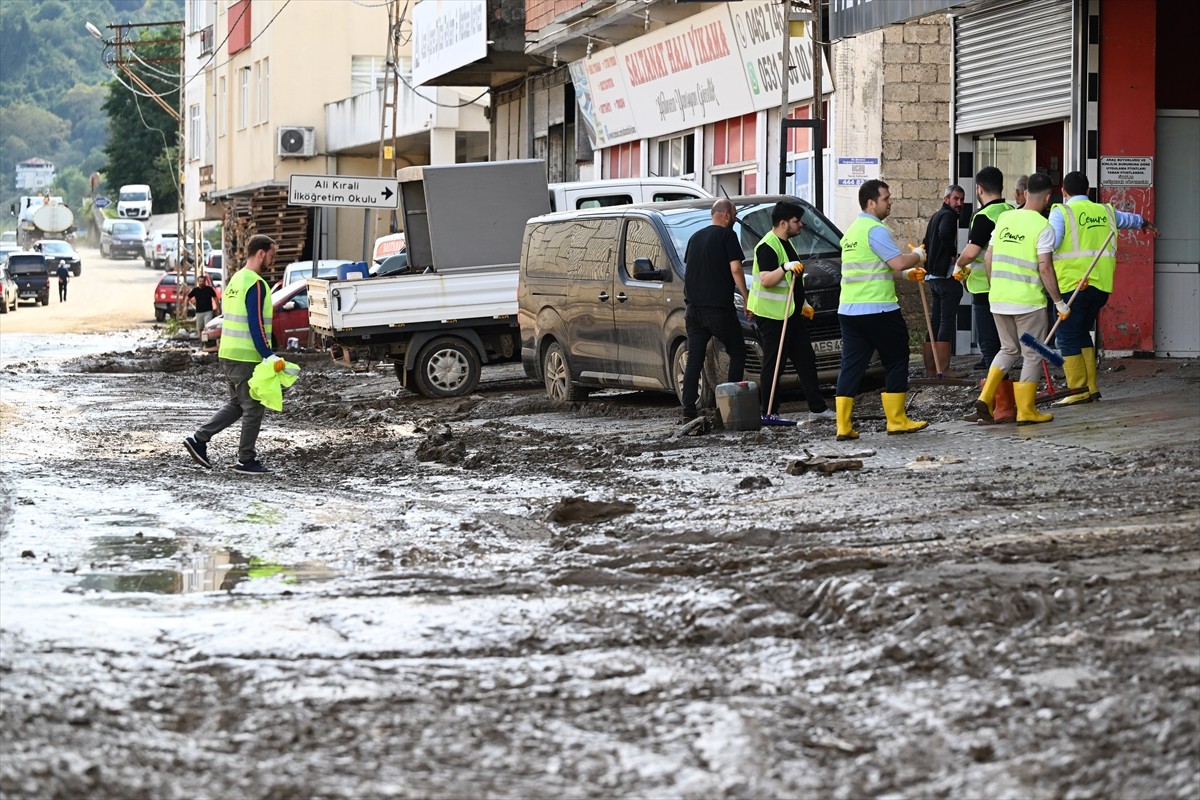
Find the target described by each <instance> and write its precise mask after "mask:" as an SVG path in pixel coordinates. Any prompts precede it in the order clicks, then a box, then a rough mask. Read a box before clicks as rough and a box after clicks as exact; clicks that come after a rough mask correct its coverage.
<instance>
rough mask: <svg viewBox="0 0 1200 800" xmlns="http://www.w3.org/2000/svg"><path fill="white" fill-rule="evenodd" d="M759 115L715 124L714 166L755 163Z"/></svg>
mask: <svg viewBox="0 0 1200 800" xmlns="http://www.w3.org/2000/svg"><path fill="white" fill-rule="evenodd" d="M757 132H758V114H757V113H753V114H746V115H745V116H742V117H734V118H733V119H727V120H722V121H721V122H717V123H714V124H713V166H714V167H717V166H721V165H722V164H737V163H739V162H742V161H754V160H755V153H756V151H757V149H758V147H757V145H758V140H757Z"/></svg>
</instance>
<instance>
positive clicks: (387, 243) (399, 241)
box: [371, 231, 405, 264]
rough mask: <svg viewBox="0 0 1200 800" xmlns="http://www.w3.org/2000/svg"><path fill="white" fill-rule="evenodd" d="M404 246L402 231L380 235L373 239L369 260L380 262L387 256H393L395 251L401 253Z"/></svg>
mask: <svg viewBox="0 0 1200 800" xmlns="http://www.w3.org/2000/svg"><path fill="white" fill-rule="evenodd" d="M404 247H405V238H404V231H401V232H400V233H389V234H388V235H387V236H380V237H379V238H378V239H376V240H375V246H374V247H373V248H372V249H371V261H372V262H373V263H375V264H382V263H383V260H384V259H385V258H387V257H388V256H394V255H396V254H397V253H403V252H404Z"/></svg>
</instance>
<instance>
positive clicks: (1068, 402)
mask: <svg viewBox="0 0 1200 800" xmlns="http://www.w3.org/2000/svg"><path fill="white" fill-rule="evenodd" d="M1085 352H1086V351H1085ZM1092 352H1093V353H1094V352H1095V351H1094V350H1093V351H1092ZM1084 361H1085V359H1084V357H1083V354H1082V353H1081V354H1080V355H1077V356H1064V357H1063V372H1064V373H1065V374H1066V376H1067V388H1068V389H1085V388H1087V385H1088V380H1087V367H1086V366H1085V365H1084ZM1091 401H1092V396H1091V394H1089V393H1088V392H1080V393H1079V394H1073V395H1071V396H1070V397H1064V398H1063V399H1062V400H1058V401H1056V402H1055V403H1054V405H1056V406H1073V405H1077V404H1079V403H1090V402H1091Z"/></svg>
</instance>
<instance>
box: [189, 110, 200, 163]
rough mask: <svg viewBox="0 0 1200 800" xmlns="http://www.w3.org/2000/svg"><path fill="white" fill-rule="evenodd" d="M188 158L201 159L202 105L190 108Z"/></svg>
mask: <svg viewBox="0 0 1200 800" xmlns="http://www.w3.org/2000/svg"><path fill="white" fill-rule="evenodd" d="M187 135H188V158H189V159H191V160H192V161H196V160H198V159H199V158H200V104H199V103H197V104H195V105H192V106H190V107H189V108H188V134H187Z"/></svg>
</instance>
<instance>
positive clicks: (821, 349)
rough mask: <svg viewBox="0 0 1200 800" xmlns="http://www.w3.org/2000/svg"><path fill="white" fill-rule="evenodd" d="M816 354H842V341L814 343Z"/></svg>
mask: <svg viewBox="0 0 1200 800" xmlns="http://www.w3.org/2000/svg"><path fill="white" fill-rule="evenodd" d="M812 346H813V352H814V353H840V352H842V340H841V339H822V340H820V341H817V342H813V343H812Z"/></svg>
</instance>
